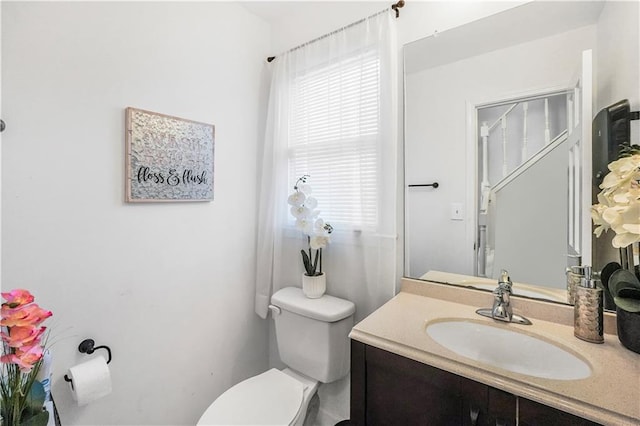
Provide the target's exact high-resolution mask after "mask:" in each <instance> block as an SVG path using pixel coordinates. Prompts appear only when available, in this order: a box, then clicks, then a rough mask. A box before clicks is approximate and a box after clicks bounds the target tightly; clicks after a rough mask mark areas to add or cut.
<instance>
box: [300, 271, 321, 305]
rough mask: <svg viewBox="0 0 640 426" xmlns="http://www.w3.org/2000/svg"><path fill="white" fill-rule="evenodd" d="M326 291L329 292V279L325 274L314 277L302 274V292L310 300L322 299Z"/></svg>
mask: <svg viewBox="0 0 640 426" xmlns="http://www.w3.org/2000/svg"><path fill="white" fill-rule="evenodd" d="M325 291H327V277H326V275H325V274H324V273H323V274H322V275H316V276H313V277H310V276H308V275H305V274H302V292H303V293H304V295H305V296H307V297H308V298H309V299H317V298H319V297H322V295H323V294H324V292H325Z"/></svg>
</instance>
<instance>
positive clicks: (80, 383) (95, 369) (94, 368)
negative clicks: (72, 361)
mask: <svg viewBox="0 0 640 426" xmlns="http://www.w3.org/2000/svg"><path fill="white" fill-rule="evenodd" d="M68 375H69V377H70V378H71V380H72V382H73V386H72V391H71V394H72V396H73V399H74V400H76V401H77V402H78V405H86V404H88V403H90V402H92V401H95V400H96V399H99V398H102V397H103V396H106V395H108V394H110V393H111V374H110V373H109V367H108V366H107V361H106V360H105V359H104V357H103V356H101V355H99V356H97V357H95V358H93V359H91V360H90V361H87V362H83V363H82V364H78V365H75V366H73V367H71V368H70V369H69V373H68Z"/></svg>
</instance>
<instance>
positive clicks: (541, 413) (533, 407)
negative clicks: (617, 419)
mask: <svg viewBox="0 0 640 426" xmlns="http://www.w3.org/2000/svg"><path fill="white" fill-rule="evenodd" d="M518 417H519V421H520V423H519V424H520V426H548V425H553V426H595V425H598V423H594V422H592V421H590V420H586V419H583V418H581V417H578V416H574V415H573V414H569V413H566V412H564V411H560V410H556V409H555V408H551V407H548V406H546V405H543V404H540V403H537V402H533V401H531V400H528V399H524V398H518Z"/></svg>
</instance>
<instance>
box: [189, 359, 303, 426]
mask: <svg viewBox="0 0 640 426" xmlns="http://www.w3.org/2000/svg"><path fill="white" fill-rule="evenodd" d="M304 391H305V386H304V385H303V384H302V383H301V382H300V381H298V380H296V379H294V378H293V377H291V376H289V375H287V374H285V373H283V372H282V371H280V370H277V369H275V368H273V369H271V370H268V371H266V372H264V373H262V374H259V375H257V376H254V377H251V378H249V379H247V380H245V381H243V382H240V383H238V384H237V385H235V386H233V387H231V388H230V389H228V390H227V391H225V392H224V393H223V394H222V395H220V396H219V397H218V399H216V400H215V401H214V402H213V403H212V404H211V405H210V406H209V408H207V410H206V411H205V412H204V414H203V415H202V417H200V420H199V421H198V425H199V426H204V425H282V426H284V425H289V424H291V423H292V422H293V421H294V420H295V418H296V416H297V414H298V412H299V411H300V409H301V406H302V402H303V396H304Z"/></svg>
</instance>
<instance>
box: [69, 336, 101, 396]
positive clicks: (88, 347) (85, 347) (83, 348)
mask: <svg viewBox="0 0 640 426" xmlns="http://www.w3.org/2000/svg"><path fill="white" fill-rule="evenodd" d="M95 344H96V342H95V341H94V340H93V339H84V340H83V341H82V342H80V344H79V345H78V351H79V352H80V353H83V354H88V355H91V354H92V353H94V352H95V350H96V349H106V350H107V355H108V358H107V364H109V363H110V362H111V349H110V348H109V346H104V345H101V346H95ZM64 381H65V382H69V383H71V389H73V381H72V380H71V378H69V376H67V375H66V374H65V375H64Z"/></svg>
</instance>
